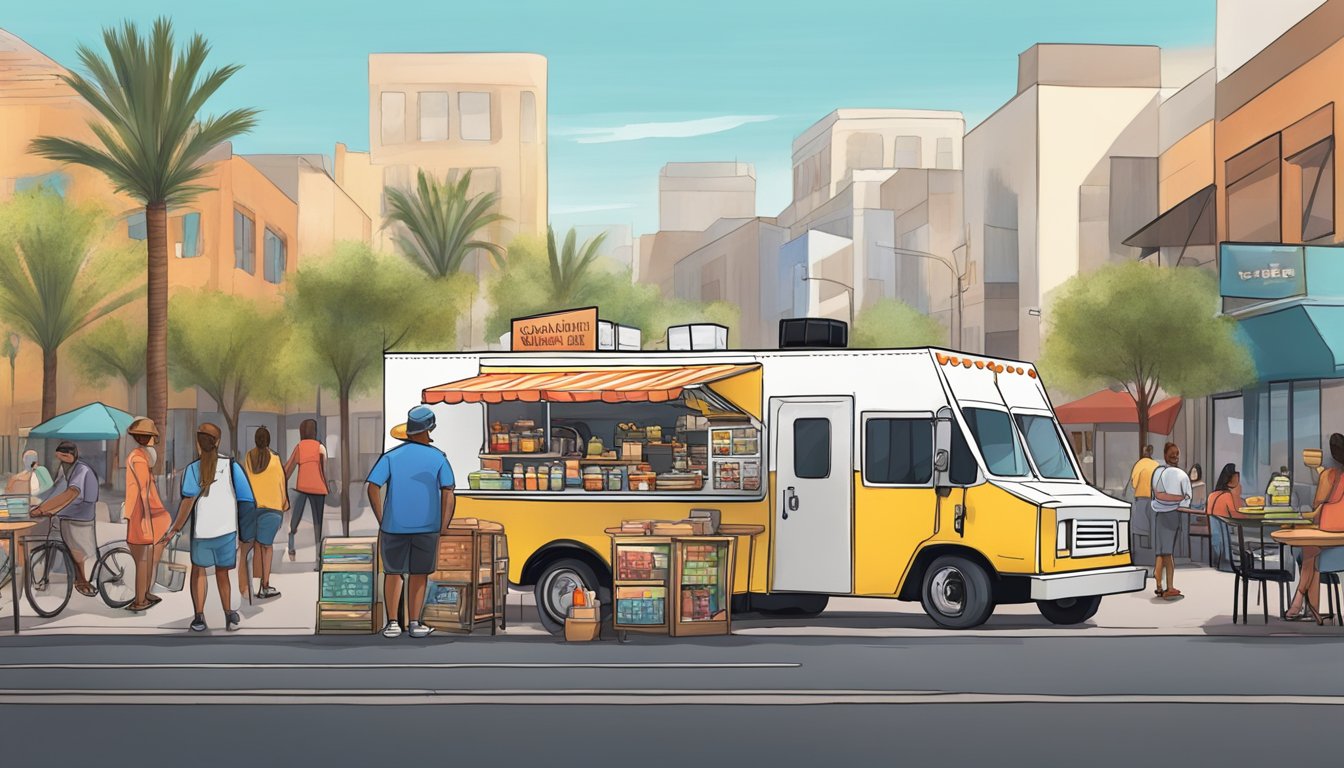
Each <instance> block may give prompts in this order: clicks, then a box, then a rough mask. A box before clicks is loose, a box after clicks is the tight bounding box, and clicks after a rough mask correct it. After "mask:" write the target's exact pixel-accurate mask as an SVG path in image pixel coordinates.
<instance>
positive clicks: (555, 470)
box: [550, 464, 565, 491]
mask: <svg viewBox="0 0 1344 768" xmlns="http://www.w3.org/2000/svg"><path fill="white" fill-rule="evenodd" d="M550 473H551V490H552V491H563V490H565V466H564V465H563V464H552V465H551V471H550Z"/></svg>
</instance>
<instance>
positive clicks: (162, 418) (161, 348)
mask: <svg viewBox="0 0 1344 768" xmlns="http://www.w3.org/2000/svg"><path fill="white" fill-rule="evenodd" d="M145 229H146V234H147V236H148V259H147V268H146V276H147V288H148V291H147V294H146V296H147V298H146V305H147V307H148V312H147V329H148V332H149V333H148V338H149V341H148V344H147V346H146V348H145V410H146V411H148V414H147V415H148V416H149V418H150V419H152V420H153V421H154V424H155V425H157V426H158V427H159V429H160V430H165V434H166V430H167V429H168V204H167V203H165V202H164V201H162V200H157V201H154V202H151V203H149V204H148V205H146V206H145ZM163 459H164V452H163V451H160V452H159V460H158V463H157V465H156V466H155V467H154V471H155V472H156V473H161V472H162V471H163Z"/></svg>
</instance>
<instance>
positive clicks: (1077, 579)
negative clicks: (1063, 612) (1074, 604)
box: [1027, 565, 1148, 600]
mask: <svg viewBox="0 0 1344 768" xmlns="http://www.w3.org/2000/svg"><path fill="white" fill-rule="evenodd" d="M1027 578H1028V579H1029V580H1030V581H1031V599H1032V600H1063V599H1065V598H1070V597H1090V596H1092V595H1114V594H1119V593H1121V592H1138V591H1139V590H1141V589H1143V584H1144V582H1145V581H1146V580H1147V578H1148V572H1147V571H1146V570H1144V569H1143V568H1138V567H1135V566H1132V565H1125V566H1121V567H1119V568H1099V569H1097V570H1095V571H1075V572H1072V573H1052V574H1047V575H1044V576H1028V577H1027Z"/></svg>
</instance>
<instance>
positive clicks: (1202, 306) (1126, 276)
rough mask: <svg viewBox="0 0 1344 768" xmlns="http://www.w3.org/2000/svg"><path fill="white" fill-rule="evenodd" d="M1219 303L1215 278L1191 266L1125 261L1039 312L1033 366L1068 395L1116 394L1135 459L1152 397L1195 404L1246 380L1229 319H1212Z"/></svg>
mask: <svg viewBox="0 0 1344 768" xmlns="http://www.w3.org/2000/svg"><path fill="white" fill-rule="evenodd" d="M1219 302H1220V299H1219V295H1218V288H1217V286H1216V285H1215V283H1214V278H1213V276H1212V275H1211V274H1209V273H1208V272H1205V271H1204V270H1201V269H1198V268H1196V267H1174V268H1155V267H1150V266H1147V265H1144V264H1140V263H1138V262H1131V263H1126V264H1116V265H1111V266H1107V267H1103V268H1102V269H1100V270H1097V271H1096V272H1092V273H1089V274H1084V275H1077V276H1075V277H1073V278H1071V279H1069V281H1068V282H1066V283H1065V284H1064V285H1063V286H1062V287H1061V288H1060V290H1059V293H1058V295H1057V297H1056V299H1055V301H1054V302H1053V304H1052V305H1051V307H1050V309H1049V310H1048V311H1047V313H1046V317H1047V320H1048V323H1049V326H1048V327H1049V330H1048V335H1047V336H1046V338H1045V348H1044V354H1043V355H1042V357H1041V361H1040V364H1041V368H1042V370H1043V371H1044V372H1045V374H1046V380H1047V381H1049V382H1050V383H1051V385H1052V386H1056V387H1060V388H1061V389H1064V390H1065V391H1069V392H1072V393H1074V394H1082V393H1084V392H1087V391H1089V390H1092V389H1095V388H1098V387H1104V386H1122V387H1124V388H1125V391H1126V392H1128V393H1129V395H1130V397H1132V398H1133V399H1134V404H1135V407H1136V409H1137V411H1138V418H1139V442H1138V446H1137V448H1138V450H1139V451H1142V447H1143V446H1144V445H1147V444H1148V415H1149V411H1150V409H1151V408H1152V406H1153V403H1154V402H1155V401H1156V399H1157V397H1158V394H1159V393H1160V392H1168V393H1170V394H1174V395H1181V396H1185V397H1200V396H1203V395H1208V394H1212V393H1214V392H1219V391H1223V390H1227V389H1235V388H1237V387H1240V386H1242V385H1243V384H1246V383H1248V382H1250V381H1252V380H1254V378H1255V368H1254V365H1253V364H1252V362H1251V356H1250V353H1249V352H1248V351H1247V350H1246V348H1245V346H1243V345H1242V343H1241V342H1240V341H1238V339H1237V336H1236V321H1235V320H1233V319H1232V318H1229V317H1225V316H1222V315H1220V314H1219ZM1136 455H1137V453H1136Z"/></svg>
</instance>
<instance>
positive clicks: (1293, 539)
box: [1269, 527, 1344, 547]
mask: <svg viewBox="0 0 1344 768" xmlns="http://www.w3.org/2000/svg"><path fill="white" fill-rule="evenodd" d="M1269 535H1270V536H1271V537H1272V538H1273V539H1274V540H1275V541H1277V542H1279V543H1280V544H1286V545H1288V546H1290V547H1344V533H1336V532H1334V531H1322V530H1321V529H1320V528H1306V527H1303V528H1291V529H1288V530H1282V531H1274V532H1273V533H1271V534H1269Z"/></svg>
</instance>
